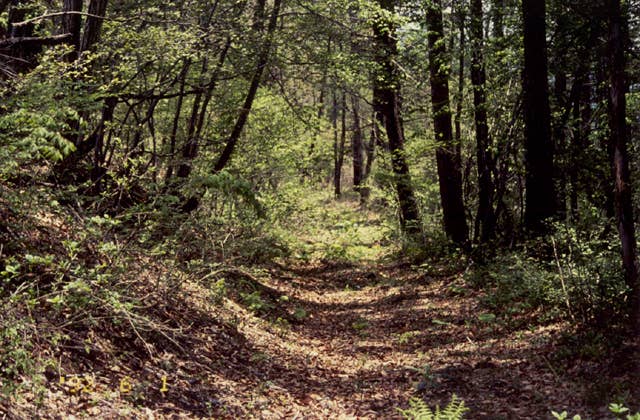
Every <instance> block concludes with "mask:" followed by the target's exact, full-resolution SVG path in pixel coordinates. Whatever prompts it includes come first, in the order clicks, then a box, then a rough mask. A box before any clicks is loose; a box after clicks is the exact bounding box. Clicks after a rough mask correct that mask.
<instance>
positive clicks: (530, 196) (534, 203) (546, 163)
mask: <svg viewBox="0 0 640 420" xmlns="http://www.w3.org/2000/svg"><path fill="white" fill-rule="evenodd" d="M522 12H523V21H524V74H523V84H524V86H523V88H524V102H523V104H524V117H525V118H524V122H525V172H526V175H525V177H526V179H525V188H526V197H525V209H524V224H525V227H526V228H527V229H528V230H529V232H530V233H532V234H534V235H539V234H542V233H544V231H545V223H544V222H545V221H546V220H547V219H549V218H551V217H553V216H554V214H555V197H556V195H555V188H554V185H553V174H554V171H553V143H552V141H551V122H550V121H551V119H550V110H549V87H548V84H547V46H546V39H545V0H522Z"/></svg>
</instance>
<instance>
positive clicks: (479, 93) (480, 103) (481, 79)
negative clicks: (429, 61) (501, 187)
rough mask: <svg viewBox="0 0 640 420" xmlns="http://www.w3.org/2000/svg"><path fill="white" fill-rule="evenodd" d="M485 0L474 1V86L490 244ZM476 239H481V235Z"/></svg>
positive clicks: (483, 212)
mask: <svg viewBox="0 0 640 420" xmlns="http://www.w3.org/2000/svg"><path fill="white" fill-rule="evenodd" d="M482 21H483V13H482V0H472V1H471V34H472V38H473V42H472V48H471V49H472V56H471V83H472V84H473V105H474V118H475V125H476V158H477V170H478V214H477V216H476V220H477V221H478V222H477V224H476V226H477V225H478V224H479V225H480V229H479V230H480V240H481V241H482V242H486V241H488V240H489V239H491V238H492V237H493V236H494V227H495V216H494V215H495V213H494V210H493V190H494V188H493V179H492V176H491V173H492V167H491V166H492V165H491V162H492V158H491V151H490V149H491V139H490V138H489V126H488V123H487V99H486V92H485V89H486V78H487V77H486V73H485V68H484V55H483V49H484V39H483V32H482ZM474 236H477V232H476V234H475V235H474Z"/></svg>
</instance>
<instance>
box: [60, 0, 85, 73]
mask: <svg viewBox="0 0 640 420" xmlns="http://www.w3.org/2000/svg"><path fill="white" fill-rule="evenodd" d="M82 3H83V2H82V0H64V4H63V7H62V11H63V12H78V13H72V14H68V15H64V16H63V18H62V33H63V34H71V39H70V40H69V45H71V46H73V51H71V52H70V53H69V54H68V55H67V57H66V59H67V60H68V61H69V62H72V61H75V60H77V59H78V54H79V53H80V47H81V37H82V16H81V15H80V13H79V12H82Z"/></svg>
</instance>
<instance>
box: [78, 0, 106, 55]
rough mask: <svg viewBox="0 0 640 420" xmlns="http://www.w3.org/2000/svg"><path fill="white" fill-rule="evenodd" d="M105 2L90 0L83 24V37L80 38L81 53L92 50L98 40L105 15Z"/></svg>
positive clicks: (104, 0)
mask: <svg viewBox="0 0 640 420" xmlns="http://www.w3.org/2000/svg"><path fill="white" fill-rule="evenodd" d="M107 3H108V1H107V0H91V2H90V3H89V9H88V10H87V12H88V14H89V15H88V16H87V19H86V22H85V24H84V35H83V36H82V48H81V51H88V50H90V49H92V48H93V46H94V45H95V44H97V43H98V41H99V40H100V32H101V30H102V22H103V21H104V19H102V17H104V16H105V15H106V13H107Z"/></svg>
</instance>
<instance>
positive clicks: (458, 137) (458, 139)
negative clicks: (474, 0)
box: [452, 2, 466, 154]
mask: <svg viewBox="0 0 640 420" xmlns="http://www.w3.org/2000/svg"><path fill="white" fill-rule="evenodd" d="M460 3H461V2H458V4H457V7H458V11H457V16H458V31H459V33H460V46H459V48H458V50H459V51H458V92H457V94H456V116H455V119H454V122H453V125H454V127H455V134H454V139H455V143H456V148H457V149H458V151H460V150H461V145H462V125H461V122H462V103H463V102H464V58H465V49H466V35H465V31H464V28H465V24H466V13H465V10H464V6H463V5H462V4H460ZM452 39H453V37H452ZM452 50H453V48H452ZM457 154H460V152H457Z"/></svg>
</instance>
